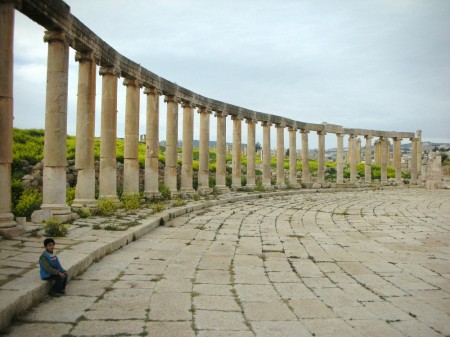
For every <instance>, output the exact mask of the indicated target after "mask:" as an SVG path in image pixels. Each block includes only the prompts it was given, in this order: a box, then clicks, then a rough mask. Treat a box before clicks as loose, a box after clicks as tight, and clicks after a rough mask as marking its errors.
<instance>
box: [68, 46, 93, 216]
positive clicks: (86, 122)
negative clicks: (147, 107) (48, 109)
mask: <svg viewBox="0 0 450 337" xmlns="http://www.w3.org/2000/svg"><path fill="white" fill-rule="evenodd" d="M75 60H76V61H78V62H79V69H78V100H77V138H76V150H75V168H76V169H77V170H78V175H77V186H76V189H75V199H74V201H73V203H72V207H75V208H77V207H93V206H95V205H96V204H97V201H96V200H95V156H94V140H95V87H96V78H95V77H96V68H97V66H96V64H95V61H94V55H93V53H80V52H77V53H76V54H75Z"/></svg>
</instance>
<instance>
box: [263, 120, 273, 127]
mask: <svg viewBox="0 0 450 337" xmlns="http://www.w3.org/2000/svg"><path fill="white" fill-rule="evenodd" d="M261 125H262V126H271V125H272V123H271V122H266V121H261Z"/></svg>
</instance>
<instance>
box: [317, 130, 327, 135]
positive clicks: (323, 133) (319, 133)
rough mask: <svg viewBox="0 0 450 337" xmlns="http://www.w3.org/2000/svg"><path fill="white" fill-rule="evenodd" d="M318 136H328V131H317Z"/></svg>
mask: <svg viewBox="0 0 450 337" xmlns="http://www.w3.org/2000/svg"><path fill="white" fill-rule="evenodd" d="M317 134H318V135H324V136H325V135H326V134H327V132H326V131H324V130H322V131H317Z"/></svg>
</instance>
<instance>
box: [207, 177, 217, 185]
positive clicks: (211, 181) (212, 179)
mask: <svg viewBox="0 0 450 337" xmlns="http://www.w3.org/2000/svg"><path fill="white" fill-rule="evenodd" d="M208 186H209V187H214V186H216V177H215V176H210V177H209V180H208Z"/></svg>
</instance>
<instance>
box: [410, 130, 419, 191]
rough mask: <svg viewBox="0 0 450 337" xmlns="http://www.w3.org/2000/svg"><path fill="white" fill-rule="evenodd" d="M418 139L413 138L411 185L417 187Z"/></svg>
mask: <svg viewBox="0 0 450 337" xmlns="http://www.w3.org/2000/svg"><path fill="white" fill-rule="evenodd" d="M417 153H418V151H417V139H416V138H411V184H412V185H417V163H418V161H417Z"/></svg>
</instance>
